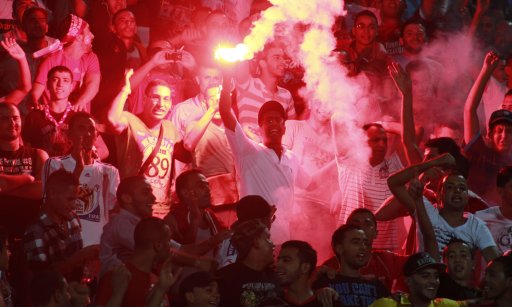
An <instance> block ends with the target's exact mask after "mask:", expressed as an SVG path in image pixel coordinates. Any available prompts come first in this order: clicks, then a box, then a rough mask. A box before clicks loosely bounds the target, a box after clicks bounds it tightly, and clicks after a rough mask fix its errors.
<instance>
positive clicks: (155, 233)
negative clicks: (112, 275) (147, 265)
mask: <svg viewBox="0 0 512 307" xmlns="http://www.w3.org/2000/svg"><path fill="white" fill-rule="evenodd" d="M166 227H169V226H167V224H166V223H165V222H164V221H163V220H161V219H159V218H156V217H147V218H143V219H142V220H140V221H139V222H138V223H137V226H135V231H134V232H133V240H134V242H135V244H134V248H135V249H136V250H137V249H139V250H140V249H147V248H150V247H152V246H153V244H154V243H156V242H159V241H161V240H163V239H164V231H165V230H164V229H165V228H166Z"/></svg>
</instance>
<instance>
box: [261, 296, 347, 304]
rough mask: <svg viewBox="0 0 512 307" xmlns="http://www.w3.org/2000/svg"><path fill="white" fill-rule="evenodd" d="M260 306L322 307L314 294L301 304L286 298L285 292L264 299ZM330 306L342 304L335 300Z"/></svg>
mask: <svg viewBox="0 0 512 307" xmlns="http://www.w3.org/2000/svg"><path fill="white" fill-rule="evenodd" d="M260 306H261V307H323V305H322V303H321V302H320V301H319V300H317V298H316V295H313V296H312V297H311V298H310V299H308V300H307V301H305V302H303V303H302V304H299V303H297V302H294V301H293V300H291V299H290V298H288V297H287V296H286V294H284V295H282V296H280V297H276V298H271V299H270V300H266V301H265V302H263V303H262V304H261V305H260ZM332 306H333V307H341V306H342V305H341V303H340V302H337V301H336V302H333V304H332Z"/></svg>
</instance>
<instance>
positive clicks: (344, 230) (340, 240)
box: [331, 224, 361, 253]
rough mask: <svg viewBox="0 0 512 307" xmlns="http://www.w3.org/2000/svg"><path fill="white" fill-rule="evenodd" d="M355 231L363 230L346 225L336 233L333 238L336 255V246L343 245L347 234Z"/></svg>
mask: <svg viewBox="0 0 512 307" xmlns="http://www.w3.org/2000/svg"><path fill="white" fill-rule="evenodd" d="M353 230H361V228H359V227H357V226H355V225H350V224H344V225H341V226H340V227H338V229H336V230H335V231H334V233H333V234H332V238H331V247H332V250H333V251H334V253H336V246H337V245H339V244H341V243H343V240H344V239H345V235H346V233H347V232H349V231H353Z"/></svg>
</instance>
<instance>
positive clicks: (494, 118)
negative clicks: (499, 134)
mask: <svg viewBox="0 0 512 307" xmlns="http://www.w3.org/2000/svg"><path fill="white" fill-rule="evenodd" d="M502 121H504V122H508V123H509V124H512V112H510V111H509V110H504V109H501V110H496V111H494V112H492V114H491V118H489V130H491V129H492V127H493V126H494V125H496V124H497V123H498V122H502Z"/></svg>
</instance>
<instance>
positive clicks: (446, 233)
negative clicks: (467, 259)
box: [418, 197, 496, 252]
mask: <svg viewBox="0 0 512 307" xmlns="http://www.w3.org/2000/svg"><path fill="white" fill-rule="evenodd" d="M423 203H424V204H425V209H426V211H427V214H428V217H429V218H430V222H431V223H432V227H433V228H434V232H435V234H436V239H437V244H438V246H439V251H440V252H442V251H443V249H444V248H445V246H446V244H448V243H449V242H450V240H451V239H452V238H458V239H460V240H463V241H464V242H466V243H468V244H469V246H470V247H471V249H475V248H478V249H479V250H481V251H482V250H484V249H486V248H487V247H490V246H496V243H495V242H494V239H493V238H492V235H491V232H490V231H489V229H488V228H487V226H485V223H484V222H483V221H482V220H481V219H479V218H477V217H476V216H474V215H473V214H471V213H469V212H464V217H465V218H466V222H465V223H464V224H462V225H460V226H457V227H452V226H450V225H449V224H448V223H447V222H446V220H445V219H444V218H443V217H442V216H441V214H440V213H439V210H437V208H435V207H434V206H433V205H432V204H431V203H430V201H428V200H427V199H426V198H425V197H423ZM418 232H419V228H418ZM418 242H422V243H423V240H419V241H418ZM421 248H422V249H423V246H421Z"/></svg>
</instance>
